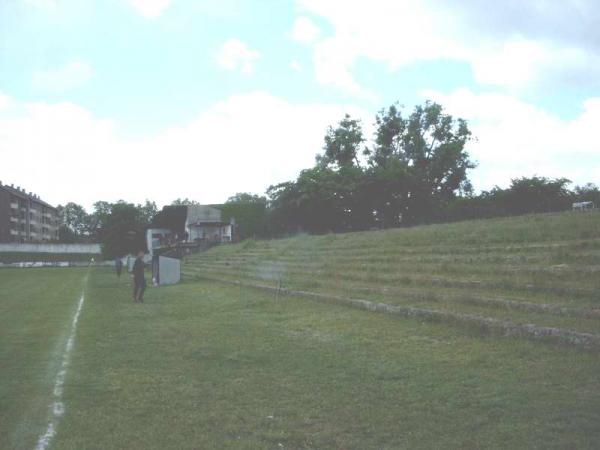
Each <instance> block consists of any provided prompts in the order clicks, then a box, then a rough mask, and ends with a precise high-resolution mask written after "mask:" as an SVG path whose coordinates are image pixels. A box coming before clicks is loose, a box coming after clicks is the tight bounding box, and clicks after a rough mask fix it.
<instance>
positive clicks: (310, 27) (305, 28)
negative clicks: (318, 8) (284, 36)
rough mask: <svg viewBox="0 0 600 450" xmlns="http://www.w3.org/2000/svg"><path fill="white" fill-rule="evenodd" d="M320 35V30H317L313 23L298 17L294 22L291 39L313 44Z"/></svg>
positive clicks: (305, 18)
mask: <svg viewBox="0 0 600 450" xmlns="http://www.w3.org/2000/svg"><path fill="white" fill-rule="evenodd" d="M320 34H321V30H319V27H317V26H316V25H315V24H314V22H313V21H312V20H310V19H309V18H307V17H298V18H297V19H296V21H295V22H294V27H293V28H292V39H294V40H295V41H297V42H303V43H311V42H314V41H315V40H316V39H317V38H318V37H319V35H320Z"/></svg>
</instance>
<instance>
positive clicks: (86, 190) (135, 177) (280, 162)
mask: <svg viewBox="0 0 600 450" xmlns="http://www.w3.org/2000/svg"><path fill="white" fill-rule="evenodd" d="M12 103H13V104H14V108H12V107H11V108H10V109H9V111H8V112H9V113H10V114H8V113H6V114H4V113H0V159H1V160H2V161H3V164H5V165H6V166H7V167H11V171H10V174H6V175H10V178H11V179H10V180H9V179H3V180H2V181H3V182H8V183H17V184H19V185H21V186H24V187H26V188H27V190H31V191H35V192H37V193H39V194H40V195H42V197H43V198H44V199H46V200H47V201H49V202H51V203H64V202H67V201H75V202H78V203H81V204H84V205H85V206H86V207H89V206H90V205H91V204H92V203H93V202H94V201H96V200H99V199H106V200H117V199H119V198H123V197H124V198H125V199H126V200H129V201H135V202H141V201H143V200H144V199H145V198H150V199H153V200H156V201H157V202H158V203H159V204H164V203H168V202H170V201H171V200H173V199H175V198H177V197H188V198H194V199H197V200H199V201H202V202H206V203H216V202H222V201H224V200H226V199H227V197H228V196H230V195H232V194H234V193H235V192H240V191H251V192H256V193H262V192H264V191H265V189H266V188H267V187H268V185H269V184H271V183H273V184H274V183H278V182H282V181H287V180H289V179H292V178H294V177H295V176H296V175H297V174H298V172H299V170H301V169H304V168H306V167H309V166H311V165H312V164H313V163H314V156H315V154H316V153H317V152H319V151H321V147H322V143H323V136H324V134H325V130H326V127H327V126H328V125H330V124H333V123H335V122H337V121H338V120H340V119H341V118H342V117H343V114H344V113H345V112H349V113H351V114H353V115H355V116H357V117H366V113H364V111H362V110H359V109H357V108H353V107H351V106H343V105H332V104H293V103H289V102H287V101H285V100H283V99H281V98H278V97H275V96H273V95H270V94H268V93H265V92H252V93H247V94H242V95H235V96H232V97H229V98H227V99H226V100H224V101H222V102H219V103H216V104H214V105H212V106H211V107H210V108H207V109H206V110H204V111H203V112H202V113H200V114H199V115H198V116H197V117H196V118H195V119H194V120H192V121H190V122H189V123H186V124H183V125H177V126H173V127H171V128H169V129H166V130H164V131H162V132H159V133H157V134H155V135H153V136H146V137H144V138H141V139H127V138H124V137H122V136H120V135H119V133H118V132H117V130H118V124H117V123H115V122H114V121H111V120H103V119H99V118H97V117H95V116H94V115H93V114H92V113H90V111H88V110H86V109H84V108H81V107H79V106H77V105H74V104H71V103H56V104H45V103H25V104H23V103H19V102H17V101H16V100H12ZM24 156H26V157H28V158H31V159H35V161H36V164H34V165H23V164H21V163H22V159H23V157H24ZM6 175H5V177H6Z"/></svg>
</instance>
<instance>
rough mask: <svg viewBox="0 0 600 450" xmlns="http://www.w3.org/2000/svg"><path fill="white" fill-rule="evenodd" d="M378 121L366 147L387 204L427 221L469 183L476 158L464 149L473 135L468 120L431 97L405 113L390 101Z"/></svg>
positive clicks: (411, 219) (406, 218)
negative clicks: (446, 108) (370, 144)
mask: <svg viewBox="0 0 600 450" xmlns="http://www.w3.org/2000/svg"><path fill="white" fill-rule="evenodd" d="M375 120H376V132H375V142H374V145H373V147H372V149H369V150H367V153H368V155H369V165H370V167H371V172H370V174H371V176H372V177H374V178H375V179H376V180H378V183H376V184H380V185H381V186H382V187H381V188H380V193H382V194H383V195H384V203H385V205H387V206H390V207H391V208H392V210H393V214H394V215H395V214H397V215H398V217H402V221H404V222H409V223H410V222H419V221H423V220H426V219H428V218H430V216H431V214H432V213H433V212H434V210H435V208H436V207H437V206H438V205H440V204H445V203H447V202H448V201H449V200H451V199H452V198H454V197H455V196H456V194H457V193H458V192H459V190H460V189H461V187H464V188H468V178H467V171H468V170H469V169H472V168H474V167H475V163H474V162H473V161H472V160H471V159H470V156H469V154H468V152H467V151H466V149H465V146H466V144H467V143H468V142H469V140H470V139H471V131H470V130H469V128H468V126H467V122H466V121H465V120H463V119H455V118H454V117H452V116H451V115H449V114H446V113H445V112H444V110H443V108H442V106H441V105H439V104H437V103H432V102H426V103H425V104H424V105H418V106H416V107H415V109H414V110H413V112H412V113H411V114H410V115H409V116H407V117H405V116H404V115H403V113H402V109H401V108H400V107H398V106H397V105H392V106H390V107H389V108H388V109H385V110H381V111H380V112H379V114H377V117H376V119H375ZM400 179H404V181H403V182H402V183H398V181H399V180H400ZM390 183H392V184H396V186H389V185H390ZM394 205H395V206H394Z"/></svg>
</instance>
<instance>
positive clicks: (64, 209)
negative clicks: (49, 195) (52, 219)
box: [57, 202, 90, 241]
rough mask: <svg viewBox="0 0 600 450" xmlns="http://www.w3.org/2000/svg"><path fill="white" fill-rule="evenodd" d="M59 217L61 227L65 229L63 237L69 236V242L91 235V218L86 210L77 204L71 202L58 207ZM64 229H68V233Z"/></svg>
mask: <svg viewBox="0 0 600 450" xmlns="http://www.w3.org/2000/svg"><path fill="white" fill-rule="evenodd" d="M57 210H58V216H59V220H60V225H61V226H62V227H63V232H64V234H63V236H67V235H68V236H69V240H74V241H76V240H78V239H80V238H82V237H84V236H87V235H88V234H89V225H90V216H89V215H88V213H87V212H86V210H85V208H84V207H83V206H81V205H78V204H77V203H73V202H69V203H67V204H66V205H64V206H62V205H58V207H57ZM64 228H68V229H69V230H70V231H71V233H68V232H67V231H66V230H65V229H64Z"/></svg>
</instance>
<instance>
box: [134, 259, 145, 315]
mask: <svg viewBox="0 0 600 450" xmlns="http://www.w3.org/2000/svg"><path fill="white" fill-rule="evenodd" d="M143 258H144V251H143V250H140V251H139V252H138V254H137V258H136V259H135V262H134V263H133V269H132V271H131V272H132V273H133V301H134V302H135V303H137V302H139V303H144V291H145V290H146V278H145V276H144V269H145V267H146V265H145V264H144V260H143Z"/></svg>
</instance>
